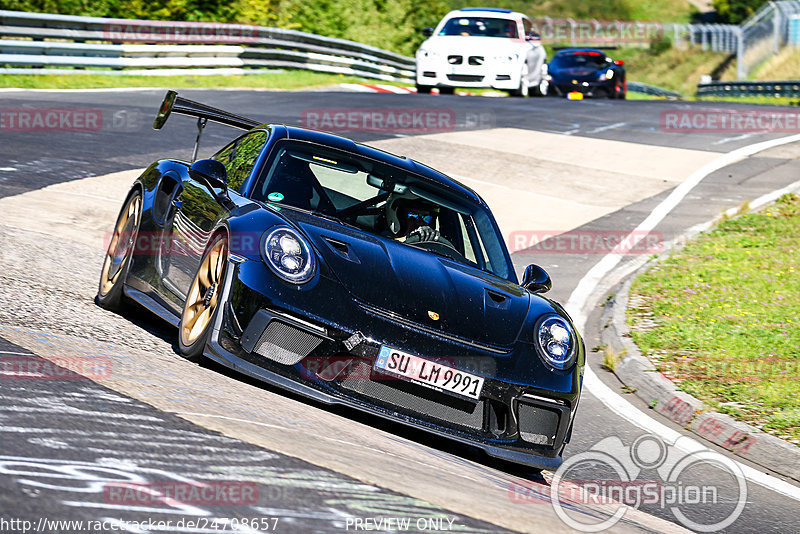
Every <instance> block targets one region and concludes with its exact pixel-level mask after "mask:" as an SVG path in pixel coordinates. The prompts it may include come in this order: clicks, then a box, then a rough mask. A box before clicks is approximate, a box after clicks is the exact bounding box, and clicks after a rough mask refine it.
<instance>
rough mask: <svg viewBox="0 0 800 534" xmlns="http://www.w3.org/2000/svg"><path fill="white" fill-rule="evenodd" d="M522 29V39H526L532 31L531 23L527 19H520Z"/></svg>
mask: <svg viewBox="0 0 800 534" xmlns="http://www.w3.org/2000/svg"><path fill="white" fill-rule="evenodd" d="M522 29H523V31H524V32H525V35H524V37H527V36H528V34H529V33H531V30H532V29H533V23H532V22H531V21H529V20H528V19H522Z"/></svg>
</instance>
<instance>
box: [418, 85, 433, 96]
mask: <svg viewBox="0 0 800 534" xmlns="http://www.w3.org/2000/svg"><path fill="white" fill-rule="evenodd" d="M431 89H433V87H432V86H430V85H417V94H418V95H428V94H430V92H431Z"/></svg>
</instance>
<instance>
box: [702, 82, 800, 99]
mask: <svg viewBox="0 0 800 534" xmlns="http://www.w3.org/2000/svg"><path fill="white" fill-rule="evenodd" d="M759 95H763V96H785V97H795V96H800V80H777V81H775V80H770V81H761V82H759V81H754V82H711V83H701V84H699V85H698V86H697V96H759Z"/></svg>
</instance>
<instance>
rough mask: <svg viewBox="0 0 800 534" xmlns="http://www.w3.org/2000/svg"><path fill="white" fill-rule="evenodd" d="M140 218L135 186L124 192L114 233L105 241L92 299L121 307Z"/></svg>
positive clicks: (112, 307)
mask: <svg viewBox="0 0 800 534" xmlns="http://www.w3.org/2000/svg"><path fill="white" fill-rule="evenodd" d="M141 219H142V194H141V193H140V192H139V190H138V189H137V190H136V191H133V192H132V193H131V194H129V195H128V199H127V200H126V201H125V204H124V205H123V206H122V209H121V210H120V212H119V215H118V216H117V222H116V224H115V225H114V233H113V235H112V236H111V241H110V242H109V243H108V249H107V250H106V257H105V260H104V261H103V269H102V271H101V272H100V285H99V287H98V289H97V296H96V297H95V302H96V303H97V304H98V305H100V306H102V307H103V308H105V309H107V310H111V311H121V310H122V309H123V308H124V307H125V306H124V304H125V294H124V289H123V286H124V285H125V280H127V278H128V272H129V271H130V268H131V262H132V258H133V253H134V249H135V248H136V238H137V236H138V235H139V226H140V224H141Z"/></svg>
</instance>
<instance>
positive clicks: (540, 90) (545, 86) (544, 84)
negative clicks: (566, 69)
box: [533, 78, 550, 96]
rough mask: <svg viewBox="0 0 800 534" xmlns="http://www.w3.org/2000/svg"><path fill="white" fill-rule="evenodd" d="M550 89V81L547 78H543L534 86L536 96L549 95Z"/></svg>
mask: <svg viewBox="0 0 800 534" xmlns="http://www.w3.org/2000/svg"><path fill="white" fill-rule="evenodd" d="M549 91H550V82H548V81H547V79H546V78H542V80H541V81H540V82H539V84H538V85H536V86H535V87H534V88H533V95H534V96H547V93H548V92H549Z"/></svg>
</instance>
